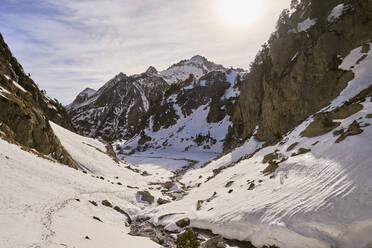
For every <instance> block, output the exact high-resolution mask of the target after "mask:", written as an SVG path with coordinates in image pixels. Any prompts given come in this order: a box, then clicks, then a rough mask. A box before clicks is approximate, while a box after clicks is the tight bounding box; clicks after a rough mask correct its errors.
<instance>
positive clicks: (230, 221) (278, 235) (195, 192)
mask: <svg viewBox="0 0 372 248" xmlns="http://www.w3.org/2000/svg"><path fill="white" fill-rule="evenodd" d="M365 55H366V54H363V53H361V49H360V48H356V49H354V50H353V51H351V53H350V54H349V55H348V56H347V57H346V58H345V59H344V60H343V63H342V64H341V65H340V68H345V69H346V68H347V69H350V68H352V69H353V72H354V73H355V77H354V80H352V81H350V82H349V85H348V86H347V87H346V88H345V90H344V91H343V92H342V93H341V94H340V96H339V97H338V98H336V99H335V100H334V101H333V103H332V104H331V105H330V106H329V107H327V108H325V109H324V110H321V111H320V112H323V111H325V110H332V109H334V108H335V107H338V106H342V105H343V103H344V102H345V101H347V100H349V99H351V98H352V97H354V96H356V95H357V94H358V93H359V92H361V91H362V90H364V89H367V88H368V87H369V86H370V85H371V84H372V81H371V80H370V79H371V75H372V73H371V70H369V69H368V68H369V67H370V64H371V61H370V59H371V51H369V52H368V54H367V56H365ZM362 57H364V59H363V60H362V61H359V59H360V58H362ZM357 61H358V62H357ZM351 66H352V67H351ZM360 101H361V102H360V104H362V106H363V108H362V110H360V111H358V112H356V113H354V114H352V115H351V116H349V117H347V118H345V119H340V120H337V121H338V122H340V125H339V127H338V128H337V129H335V130H341V129H344V130H347V129H348V127H350V126H351V125H352V123H355V122H358V123H359V125H360V128H361V131H362V133H360V134H358V135H353V136H348V137H347V138H346V139H345V140H343V141H341V142H336V140H337V139H338V138H339V137H337V135H336V134H334V133H333V132H328V133H326V134H324V135H321V136H317V137H313V138H306V137H303V136H302V135H301V133H302V132H303V131H304V130H305V129H306V128H307V127H308V126H309V124H310V123H311V122H312V121H313V116H311V117H309V118H308V119H307V120H306V121H304V122H303V123H302V124H301V125H299V126H298V127H297V128H296V129H294V130H293V131H291V132H290V133H288V134H287V135H286V136H285V137H284V138H283V140H282V142H281V143H279V144H277V145H274V146H268V147H265V148H262V149H261V147H262V143H260V142H258V141H255V139H254V136H253V137H252V138H251V139H250V140H249V141H247V142H246V144H244V145H243V146H242V147H240V148H237V149H236V150H234V151H233V152H232V153H229V154H227V155H225V156H223V157H221V158H219V159H216V160H214V161H211V163H209V164H207V165H206V166H205V167H203V168H199V169H195V170H192V171H189V172H187V173H186V174H185V175H184V177H183V179H182V182H183V183H185V184H186V185H187V186H190V187H193V188H192V190H190V191H189V194H188V195H187V196H185V198H184V199H182V200H181V201H178V202H173V203H170V204H169V205H167V206H160V207H158V208H156V209H153V210H151V211H149V212H148V214H149V215H152V216H153V221H154V223H157V224H162V225H166V228H168V229H177V227H176V226H175V225H174V222H175V221H177V220H178V219H181V218H183V217H189V218H190V219H191V225H192V226H194V227H199V228H204V229H210V230H212V231H213V232H214V233H219V234H222V235H223V236H225V237H228V238H234V239H239V240H250V241H252V243H253V244H254V245H257V246H261V245H265V244H275V245H278V246H280V247H287V248H304V247H309V248H310V247H311V248H318V247H319V248H328V247H340V248H343V247H345V248H347V247H355V248H366V247H370V245H371V244H372V238H371V234H372V183H371V180H370V177H371V175H372V167H371V164H372V159H371V156H370V154H371V153H372V146H371V139H372V126H371V124H372V119H371V114H372V97H371V96H369V97H367V98H365V99H363V98H362V99H361V100H360ZM258 128H259V127H258ZM290 148H292V150H289V149H290ZM301 148H303V149H301ZM304 149H308V150H304ZM301 151H302V152H301ZM302 153H303V154H302ZM269 154H278V157H277V158H276V160H275V159H274V161H277V162H279V166H278V168H277V169H276V170H273V171H271V172H269V173H266V174H265V173H263V171H264V170H265V168H267V167H268V165H269V164H268V163H264V161H263V160H264V159H265V156H266V155H269ZM297 154H298V155H297ZM198 201H202V202H201V203H200V206H199V207H200V208H199V210H198V209H197V205H198ZM169 213H184V214H180V215H176V216H169V217H167V218H165V219H164V218H163V219H161V220H159V218H158V217H159V216H161V215H164V214H169Z"/></svg>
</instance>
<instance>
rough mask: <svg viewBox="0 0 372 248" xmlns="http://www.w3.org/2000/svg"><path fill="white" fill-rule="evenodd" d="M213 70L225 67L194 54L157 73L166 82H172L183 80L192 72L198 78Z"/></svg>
mask: <svg viewBox="0 0 372 248" xmlns="http://www.w3.org/2000/svg"><path fill="white" fill-rule="evenodd" d="M215 70H226V69H225V68H224V67H223V66H222V65H217V64H215V63H213V62H210V61H208V60H207V59H206V58H205V57H203V56H200V55H196V56H194V57H192V58H191V59H188V60H183V61H180V62H179V63H177V64H174V65H172V66H171V67H169V68H168V69H166V70H164V71H161V72H160V73H159V74H160V75H161V77H162V78H163V79H164V80H165V81H167V82H168V84H174V83H177V82H183V81H185V80H186V79H187V78H188V77H189V76H190V74H193V75H194V77H195V78H197V79H198V78H200V77H201V76H203V75H205V74H206V73H208V72H211V71H215Z"/></svg>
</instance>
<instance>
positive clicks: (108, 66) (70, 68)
mask: <svg viewBox="0 0 372 248" xmlns="http://www.w3.org/2000/svg"><path fill="white" fill-rule="evenodd" d="M221 1H223V0H78V1H77V0H0V33H2V35H3V36H4V39H5V41H6V42H7V44H8V46H9V47H10V49H11V50H12V52H13V55H14V56H15V57H16V58H17V59H18V61H19V62H20V63H21V64H22V66H23V68H24V69H25V71H26V72H27V73H30V74H31V77H32V79H33V80H34V81H35V82H36V83H37V84H38V85H39V87H40V88H41V89H45V90H46V91H47V93H48V95H49V96H51V97H53V98H56V99H58V100H59V101H60V102H61V103H63V104H68V103H70V102H72V101H73V99H74V98H75V96H76V95H77V94H78V93H79V92H80V91H82V90H83V89H85V88H86V87H90V88H93V89H98V88H99V87H101V86H102V85H103V84H104V83H105V82H107V81H108V80H109V79H111V78H113V77H114V76H115V75H116V74H118V73H119V72H123V73H125V74H127V75H132V74H137V73H142V72H144V71H145V70H146V69H147V68H148V67H149V66H150V65H152V66H155V67H156V68H157V69H158V70H164V69H166V68H168V67H169V66H171V65H172V64H174V63H177V62H178V61H180V60H182V59H189V58H191V57H192V56H194V55H197V54H199V55H202V56H205V57H206V58H208V59H209V60H210V61H213V62H215V63H217V64H222V65H224V66H225V67H230V66H233V67H240V68H244V69H248V66H249V64H250V62H251V61H252V60H253V59H254V56H255V55H256V53H257V51H258V50H259V48H260V46H261V45H262V44H263V43H264V42H265V41H267V39H268V38H269V35H270V34H271V33H272V32H273V31H274V29H275V23H276V20H277V18H278V16H279V14H280V12H281V11H282V9H284V8H287V7H288V6H289V2H290V0H230V1H231V2H233V1H240V2H241V1H248V2H249V1H250V2H251V3H252V6H253V5H255V4H256V3H255V2H257V1H260V2H261V9H260V11H258V10H255V9H254V8H246V7H245V8H240V10H236V9H235V10H234V9H230V8H229V6H226V1H224V2H225V5H224V6H222V5H221ZM221 6H222V7H223V8H224V9H221ZM234 11H240V12H244V13H246V15H247V16H252V18H250V21H249V22H248V23H244V25H237V24H236V23H234V22H231V21H229V20H228V19H227V18H226V15H227V16H230V17H232V18H233V17H234V16H237V15H238V14H239V13H234ZM253 16H254V18H253Z"/></svg>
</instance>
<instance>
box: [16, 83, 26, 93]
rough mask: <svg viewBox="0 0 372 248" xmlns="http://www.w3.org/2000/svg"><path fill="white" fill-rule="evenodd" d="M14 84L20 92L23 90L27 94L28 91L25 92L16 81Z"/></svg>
mask: <svg viewBox="0 0 372 248" xmlns="http://www.w3.org/2000/svg"><path fill="white" fill-rule="evenodd" d="M12 82H13V84H14V85H15V86H16V87H17V88H18V89H20V90H22V91H23V92H27V90H25V89H24V88H23V87H22V86H21V85H19V84H18V83H17V82H16V81H12Z"/></svg>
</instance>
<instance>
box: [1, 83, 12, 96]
mask: <svg viewBox="0 0 372 248" xmlns="http://www.w3.org/2000/svg"><path fill="white" fill-rule="evenodd" d="M3 93H7V94H10V92H9V91H7V90H6V89H4V88H3V87H1V86H0V96H2V97H4V98H7V97H6V96H5V95H4V94H3Z"/></svg>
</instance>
